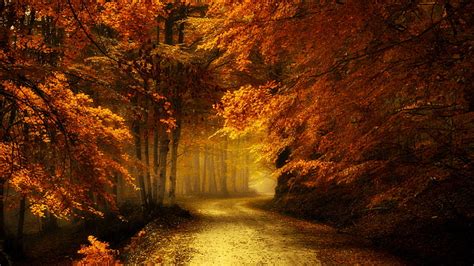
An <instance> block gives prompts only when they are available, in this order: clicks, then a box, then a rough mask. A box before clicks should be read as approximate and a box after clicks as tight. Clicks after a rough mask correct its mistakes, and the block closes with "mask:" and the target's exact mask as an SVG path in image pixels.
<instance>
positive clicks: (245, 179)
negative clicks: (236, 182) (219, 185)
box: [243, 152, 250, 192]
mask: <svg viewBox="0 0 474 266" xmlns="http://www.w3.org/2000/svg"><path fill="white" fill-rule="evenodd" d="M249 162H250V159H249V155H248V153H247V152H246V153H245V162H244V173H243V175H244V176H243V190H244V192H248V191H249V177H250V172H249Z"/></svg>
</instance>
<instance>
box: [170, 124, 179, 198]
mask: <svg viewBox="0 0 474 266" xmlns="http://www.w3.org/2000/svg"><path fill="white" fill-rule="evenodd" d="M180 136H181V119H179V118H178V119H177V120H176V128H174V129H173V132H172V143H171V169H170V192H169V197H170V204H171V205H174V204H175V200H176V174H177V164H178V146H179V139H180Z"/></svg>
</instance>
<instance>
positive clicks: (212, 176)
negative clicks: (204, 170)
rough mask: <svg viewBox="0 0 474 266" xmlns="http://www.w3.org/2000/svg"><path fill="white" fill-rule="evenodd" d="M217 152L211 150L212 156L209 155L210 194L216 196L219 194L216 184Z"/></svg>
mask: <svg viewBox="0 0 474 266" xmlns="http://www.w3.org/2000/svg"><path fill="white" fill-rule="evenodd" d="M214 153H215V150H214V149H212V148H211V154H210V155H209V158H210V161H209V193H211V194H215V193H216V192H217V183H216V164H215V157H216V155H215V154H214Z"/></svg>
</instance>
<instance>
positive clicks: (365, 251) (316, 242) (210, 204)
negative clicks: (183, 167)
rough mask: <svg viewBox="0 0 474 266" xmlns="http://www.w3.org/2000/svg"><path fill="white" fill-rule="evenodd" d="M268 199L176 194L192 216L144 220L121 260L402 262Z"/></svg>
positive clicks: (233, 262) (255, 262)
mask: <svg viewBox="0 0 474 266" xmlns="http://www.w3.org/2000/svg"><path fill="white" fill-rule="evenodd" d="M269 200H270V198H269V197H263V196H260V197H246V198H225V199H224V198H221V199H219V198H213V199H202V198H185V199H182V200H181V201H180V205H182V206H183V207H184V208H186V209H188V210H189V211H191V213H192V215H193V216H194V217H195V219H191V220H188V221H185V222H183V223H179V224H176V225H175V226H171V227H166V228H165V227H163V226H162V225H161V224H159V223H155V224H154V223H151V224H149V225H148V226H147V227H146V228H145V229H144V232H143V233H142V235H143V236H142V237H140V239H137V241H135V243H134V244H133V247H132V248H131V249H130V250H129V251H128V252H125V253H124V254H123V259H124V260H125V263H126V264H128V263H132V264H135V263H139V264H145V263H146V264H153V263H164V264H189V265H242V264H253V265H255V264H258V265H261V264H271V265H272V264H273V265H276V264H277V265H318V264H324V265H340V264H345V265H347V264H351V265H354V264H365V265H367V264H370V265H404V264H406V263H405V262H404V261H403V260H401V259H399V258H397V257H395V256H392V255H390V254H387V253H385V252H383V251H379V250H375V249H374V248H373V247H371V246H370V245H369V243H368V242H365V241H363V240H360V239H356V238H353V237H351V236H349V235H347V234H342V233H339V232H337V230H336V229H334V228H331V227H329V226H326V225H323V224H318V223H313V222H309V221H303V220H300V219H296V218H292V217H288V216H285V215H282V214H278V213H276V212H272V211H267V210H264V209H262V208H259V207H257V206H262V205H264V203H265V202H268V201H269Z"/></svg>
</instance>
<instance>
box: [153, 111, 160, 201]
mask: <svg viewBox="0 0 474 266" xmlns="http://www.w3.org/2000/svg"><path fill="white" fill-rule="evenodd" d="M154 115H155V117H156V118H155V120H158V118H157V117H159V110H158V108H157V107H156V108H155V111H154ZM159 142H160V141H159V123H158V122H157V121H155V126H154V130H153V173H154V178H153V184H152V186H153V189H152V198H153V203H154V204H156V202H157V196H158V179H159V173H158V167H159V161H158V154H159V153H158V152H159V146H160V143H159Z"/></svg>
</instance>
